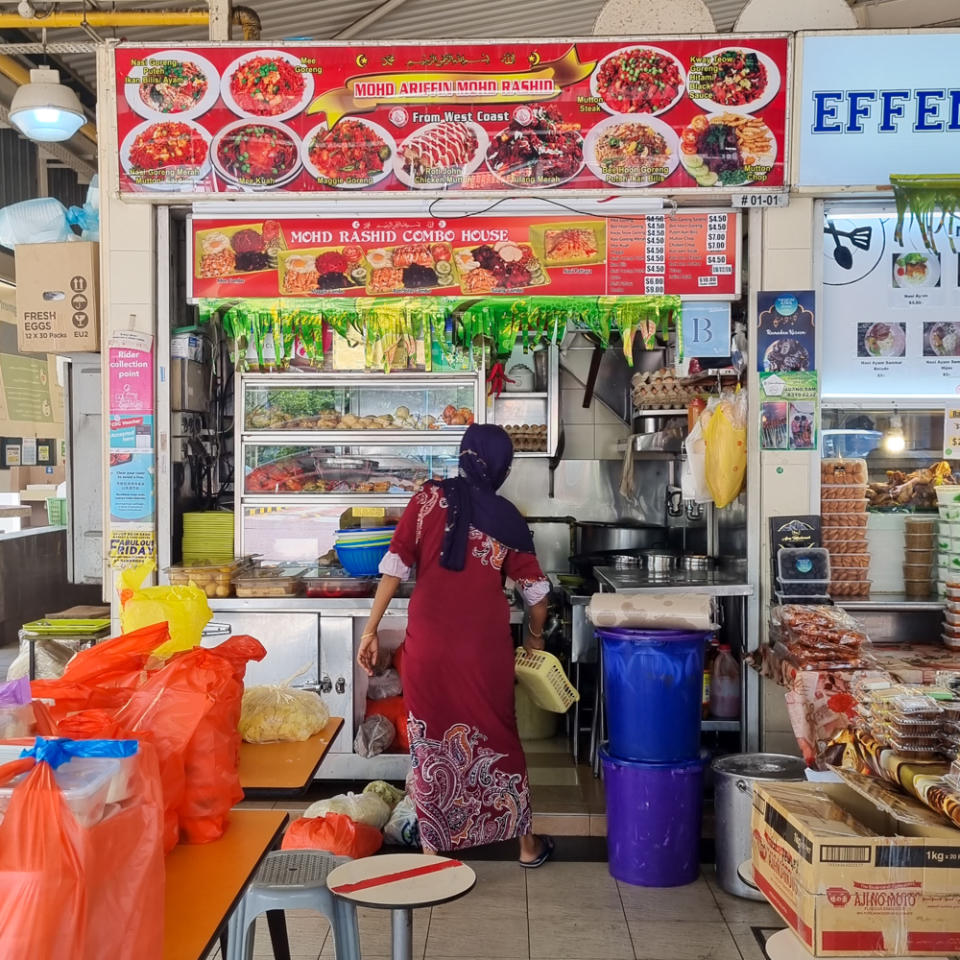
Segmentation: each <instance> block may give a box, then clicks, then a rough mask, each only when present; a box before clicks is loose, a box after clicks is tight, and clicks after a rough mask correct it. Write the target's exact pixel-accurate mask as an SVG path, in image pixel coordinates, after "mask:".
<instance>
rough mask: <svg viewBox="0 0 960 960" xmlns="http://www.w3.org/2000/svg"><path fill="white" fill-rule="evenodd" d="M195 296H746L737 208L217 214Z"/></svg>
mask: <svg viewBox="0 0 960 960" xmlns="http://www.w3.org/2000/svg"><path fill="white" fill-rule="evenodd" d="M190 240H191V243H190V257H191V280H192V283H191V291H190V292H191V297H192V298H193V299H199V298H218V299H219V298H228V299H232V298H238V297H322V296H334V297H387V296H398V295H411V294H412V295H416V296H429V295H435V296H450V297H458V296H467V297H485V296H496V295H500V294H505V295H513V296H518V295H523V296H604V295H610V296H623V295H637V294H676V295H677V296H681V297H685V298H687V299H690V298H693V297H702V298H704V299H711V300H717V299H724V298H726V299H732V298H734V297H736V296H738V295H739V292H740V284H739V279H740V267H739V259H740V243H739V240H740V224H739V215H738V214H737V213H736V212H733V211H726V212H722V211H721V212H686V211H678V212H675V213H671V214H647V215H645V216H639V215H638V216H630V217H589V216H582V217H575V218H574V217H571V218H570V219H560V218H558V217H529V216H523V217H513V216H511V217H503V218H499V217H498V218H494V217H459V218H456V219H450V220H444V219H436V218H434V219H430V218H420V219H417V218H412V219H411V218H403V219H391V218H389V217H381V218H376V219H370V218H366V219H349V220H348V219H342V220H338V219H327V218H316V217H314V218H311V219H305V218H285V217H276V218H264V219H262V220H251V219H250V218H245V219H207V218H200V217H195V218H193V220H192V222H191V228H190Z"/></svg>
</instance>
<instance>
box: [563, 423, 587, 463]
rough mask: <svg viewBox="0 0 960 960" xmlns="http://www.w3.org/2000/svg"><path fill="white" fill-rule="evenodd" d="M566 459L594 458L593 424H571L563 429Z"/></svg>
mask: <svg viewBox="0 0 960 960" xmlns="http://www.w3.org/2000/svg"><path fill="white" fill-rule="evenodd" d="M563 436H564V445H563V459H564V460H593V459H594V456H595V452H594V450H595V447H594V428H593V424H571V425H570V426H565V427H564V430H563Z"/></svg>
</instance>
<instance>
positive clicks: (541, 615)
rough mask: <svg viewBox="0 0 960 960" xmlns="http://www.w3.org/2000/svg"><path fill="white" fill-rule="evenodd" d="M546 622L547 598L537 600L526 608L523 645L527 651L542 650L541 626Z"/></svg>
mask: <svg viewBox="0 0 960 960" xmlns="http://www.w3.org/2000/svg"><path fill="white" fill-rule="evenodd" d="M546 622H547V598H546V597H544V598H543V599H542V600H538V601H537V602H536V603H534V604H531V605H530V606H529V607H527V635H526V637H525V638H524V641H523V645H524V646H525V647H526V648H527V649H528V650H542V649H543V646H544V643H543V626H544V624H545V623H546Z"/></svg>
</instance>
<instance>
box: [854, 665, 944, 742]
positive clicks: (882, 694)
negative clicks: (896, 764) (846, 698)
mask: <svg viewBox="0 0 960 960" xmlns="http://www.w3.org/2000/svg"><path fill="white" fill-rule="evenodd" d="M855 692H856V694H857V699H858V701H859V705H858V710H859V713H860V724H861V726H862V727H864V728H865V729H867V730H868V731H869V732H870V734H871V735H872V736H873V737H874V739H876V740H878V741H879V742H880V743H882V744H884V745H886V746H888V747H890V748H892V749H893V750H894V751H895V752H896V753H897V754H898V755H899V756H900V757H902V758H903V759H905V760H916V761H926V760H940V759H942V758H944V757H946V758H951V759H954V758H956V757H957V755H958V754H960V700H958V699H957V698H956V696H955V695H954V694H953V692H952V691H950V690H949V689H947V688H945V687H920V686H917V687H914V686H908V685H903V684H891V683H885V682H884V681H873V682H871V681H869V680H867V681H863V682H861V683H860V684H858V686H857V688H855Z"/></svg>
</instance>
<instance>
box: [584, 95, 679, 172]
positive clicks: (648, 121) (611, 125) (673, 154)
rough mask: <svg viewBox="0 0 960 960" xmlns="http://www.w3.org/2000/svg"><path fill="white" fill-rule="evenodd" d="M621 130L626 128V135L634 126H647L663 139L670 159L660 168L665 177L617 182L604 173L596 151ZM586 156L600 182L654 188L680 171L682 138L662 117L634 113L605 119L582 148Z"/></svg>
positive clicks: (591, 131) (589, 135) (594, 129)
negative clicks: (601, 142)
mask: <svg viewBox="0 0 960 960" xmlns="http://www.w3.org/2000/svg"><path fill="white" fill-rule="evenodd" d="M618 126H620V127H623V128H624V130H623V132H624V133H625V134H626V133H628V132H629V130H630V128H631V126H644V127H647V128H648V129H649V130H652V131H653V132H654V133H656V134H659V135H660V136H661V137H663V140H664V142H665V144H666V146H667V149H668V150H669V151H670V155H669V156H668V157H667V158H666V159H665V161H664V162H663V163H662V164H658V165H657V166H658V167H661V168H663V169H665V170H666V173H664V174H658V175H657V176H656V178H655V179H653V178H641V179H617V178H616V176H615V175H613V174H612V173H610V172H607V171H605V170H604V167H603V164H602V163H601V161H600V158H599V157H598V156H597V148H598V147H599V146H600V141H601V140H602V139H603V138H604V137H605V136H606V135H607V134H608V133H609V132H610V131H612V130H614V129H615V128H617V127H618ZM583 155H584V158H585V159H586V162H587V166H588V167H589V168H590V172H591V173H592V174H593V175H594V176H595V177H597V179H599V180H603V181H604V182H605V183H609V184H610V185H611V186H613V187H652V186H656V185H657V184H658V183H662V182H663V181H664V180H666V179H667V177H669V176H670V174H672V173H673V171H674V170H676V169H677V166H678V164H679V163H680V137H679V136H678V134H677V132H676V130H674V129H673V127H671V126H670V125H669V124H667V123H664V121H663V120H661V119H660V118H659V117H654V116H652V115H650V114H645V113H635V114H630V115H629V116H616V117H606V118H605V119H603V120H601V121H600V122H599V123H598V124H597V125H596V126H595V127H593V129H591V130H590V132H589V133H588V134H587V139H586V141H585V142H584V145H583Z"/></svg>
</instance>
